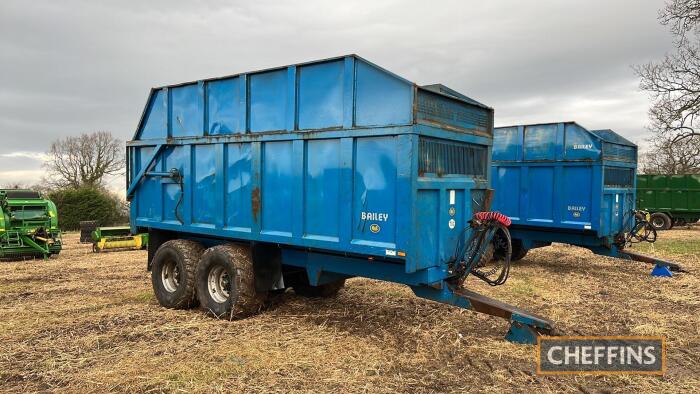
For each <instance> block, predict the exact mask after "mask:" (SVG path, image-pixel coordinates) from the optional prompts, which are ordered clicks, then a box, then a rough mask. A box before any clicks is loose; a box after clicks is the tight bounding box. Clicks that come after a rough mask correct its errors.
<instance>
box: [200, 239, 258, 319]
mask: <svg viewBox="0 0 700 394" xmlns="http://www.w3.org/2000/svg"><path fill="white" fill-rule="evenodd" d="M196 283H197V297H198V298H199V303H200V305H201V307H202V309H204V310H205V311H207V312H208V313H209V314H211V315H213V316H215V317H218V318H221V317H223V318H227V319H230V320H233V319H239V318H243V317H246V316H250V315H252V314H254V313H257V312H258V311H260V309H261V308H262V306H263V303H264V301H265V298H266V296H267V292H264V293H262V292H256V291H255V272H254V270H253V260H252V257H251V253H250V248H248V247H245V246H240V245H234V244H226V245H218V246H214V247H211V248H209V249H207V250H206V251H205V252H204V254H203V255H202V258H201V260H200V263H199V265H198V267H197V274H196Z"/></svg>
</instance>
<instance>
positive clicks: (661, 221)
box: [649, 212, 671, 231]
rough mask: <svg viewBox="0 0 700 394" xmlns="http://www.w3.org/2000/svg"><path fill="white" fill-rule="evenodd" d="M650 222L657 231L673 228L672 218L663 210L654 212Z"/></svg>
mask: <svg viewBox="0 0 700 394" xmlns="http://www.w3.org/2000/svg"><path fill="white" fill-rule="evenodd" d="M649 222H651V225H652V226H654V228H655V229H656V230H657V231H658V230H668V229H670V228H671V218H670V217H668V215H666V214H665V213H663V212H655V213H652V214H651V217H650V218H649Z"/></svg>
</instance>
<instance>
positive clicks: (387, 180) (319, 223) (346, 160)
mask: <svg viewBox="0 0 700 394" xmlns="http://www.w3.org/2000/svg"><path fill="white" fill-rule="evenodd" d="M431 135H438V136H440V133H439V131H438V130H432V131H431ZM452 135H453V134H452V133H451V132H445V133H444V135H442V137H443V138H445V137H448V136H452ZM322 136H323V134H322V133H317V134H316V135H314V137H315V138H308V139H288V140H282V139H281V138H279V136H274V138H270V139H269V140H268V139H267V138H266V136H263V138H261V139H260V140H257V141H256V140H253V141H247V142H230V140H228V139H225V140H223V141H225V142H212V140H211V139H210V138H209V137H206V138H201V140H199V141H201V143H196V144H181V145H171V146H167V147H166V149H165V150H164V152H163V153H161V155H160V157H159V158H158V159H157V161H156V167H155V168H156V169H158V170H159V171H162V172H166V171H168V170H170V169H172V168H175V169H178V171H179V172H180V173H182V174H183V180H184V183H183V185H182V187H181V186H180V184H178V183H177V182H175V181H173V180H172V179H169V178H157V177H145V178H144V181H143V184H141V185H140V186H139V187H138V188H137V189H136V192H135V196H134V204H133V206H132V210H134V221H133V223H134V226H135V227H138V228H141V229H148V228H153V229H162V230H169V231H176V232H182V233H189V234H200V235H204V236H211V237H218V238H224V239H232V240H251V241H259V242H271V243H280V244H285V245H292V246H298V247H307V248H312V249H317V250H329V251H338V252H341V253H358V254H362V255H369V256H380V257H387V258H392V259H397V260H398V261H404V263H405V267H404V271H405V272H407V273H412V272H417V271H420V270H423V269H427V268H429V267H438V266H442V265H444V264H446V263H447V262H448V261H449V260H450V259H451V258H452V255H453V254H454V249H455V244H456V240H457V237H458V235H459V234H460V233H461V231H462V230H463V229H464V228H465V227H466V226H467V220H468V219H469V218H470V217H471V209H472V208H471V207H472V204H471V200H472V197H471V195H470V192H471V190H472V189H473V188H474V187H475V181H474V180H473V179H472V178H470V177H444V178H437V177H436V178H418V177H417V158H418V154H417V152H416V149H418V146H419V144H418V139H419V136H418V135H417V134H399V135H396V134H389V135H375V136H369V135H367V136H362V137H351V136H347V137H343V138H321V137H322ZM291 137H292V134H290V138H291ZM461 138H476V140H475V141H481V139H479V138H477V137H473V136H463V137H461ZM214 141H216V140H214ZM131 149H134V150H135V152H136V154H134V156H135V157H134V166H133V168H132V169H131V171H132V172H138V171H139V169H140V168H139V166H140V165H142V161H143V160H146V159H145V158H148V156H149V153H150V152H151V150H152V149H153V147H152V146H143V147H133V148H131ZM144 157H145V158H144ZM480 182H481V183H480V185H481V186H479V187H480V188H484V187H485V185H486V182H487V180H482V181H480ZM181 188H182V190H183V191H181ZM424 196H425V197H424ZM176 207H177V212H178V215H176V214H175V209H176ZM450 208H454V210H451V209H450ZM178 216H179V217H180V218H181V219H182V220H183V222H182V223H181V222H180V220H179V219H178ZM451 220H454V224H453V225H451V224H450V221H451ZM399 253H401V254H399ZM403 253H405V254H406V257H405V260H404V257H403V256H402V254H403Z"/></svg>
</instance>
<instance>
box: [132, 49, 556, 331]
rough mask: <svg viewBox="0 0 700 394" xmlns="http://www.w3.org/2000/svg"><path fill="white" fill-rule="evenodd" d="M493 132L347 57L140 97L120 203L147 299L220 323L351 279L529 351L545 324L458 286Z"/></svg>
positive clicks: (484, 191)
mask: <svg viewBox="0 0 700 394" xmlns="http://www.w3.org/2000/svg"><path fill="white" fill-rule="evenodd" d="M492 133H493V110H492V109H491V108H489V107H487V106H485V105H483V104H481V103H479V102H477V101H475V100H472V99H470V98H469V97H466V96H464V95H461V94H459V93H457V92H455V91H453V90H451V89H449V88H447V87H444V86H442V85H429V86H424V87H421V86H417V85H415V84H413V83H411V82H409V81H407V80H405V79H403V78H401V77H399V76H397V75H395V74H392V73H391V72H388V71H387V70H384V69H382V68H380V67H378V66H376V65H374V64H372V63H370V62H368V61H366V60H364V59H362V58H360V57H358V56H355V55H350V56H344V57H338V58H332V59H326V60H321V61H315V62H309V63H303V64H296V65H291V66H285V67H279V68H273V69H269V70H262V71H256V72H249V73H242V74H237V75H232V76H227V77H222V78H216V79H209V80H203V81H196V82H191V83H184V84H179V85H173V86H166V87H161V88H155V89H152V91H151V93H150V96H149V98H148V102H147V105H146V108H145V110H144V112H143V115H142V117H141V121H140V122H139V126H138V129H137V132H136V134H135V137H134V138H133V140H132V141H130V142H128V144H127V155H128V160H127V162H128V164H127V165H128V169H127V174H128V175H127V198H128V199H130V201H131V226H132V231H134V232H135V233H142V232H148V233H149V235H150V240H149V254H148V267H149V269H150V270H151V272H152V284H153V287H154V292H155V293H156V297H157V298H158V300H159V302H160V303H161V304H162V305H164V306H166V307H172V308H186V307H188V306H190V305H192V302H193V300H194V297H195V294H196V297H197V298H198V299H199V301H200V303H201V304H202V306H203V307H204V309H207V310H209V311H210V312H212V313H214V314H216V315H226V316H229V317H231V318H234V317H242V316H245V315H248V314H250V313H254V312H255V311H257V310H258V309H259V308H260V306H261V305H262V299H263V298H264V296H265V294H267V292H269V291H273V290H278V289H283V288H286V287H291V288H293V289H294V290H295V291H296V292H297V293H299V294H302V295H315V296H323V295H331V294H334V293H335V292H337V291H338V290H339V289H340V287H342V285H343V283H344V280H345V279H346V278H349V277H353V276H363V277H369V278H375V279H380V280H386V281H392V282H398V283H403V284H406V285H409V286H410V287H411V288H412V289H413V291H414V293H415V294H416V295H418V296H420V297H424V298H427V299H431V300H435V301H439V302H443V303H447V304H452V305H456V306H459V307H462V308H467V309H472V310H475V311H479V312H483V313H488V314H491V315H495V316H499V317H502V318H506V319H508V320H510V321H511V323H512V324H511V327H510V330H509V333H508V335H507V338H508V339H510V340H513V341H516V342H527V343H533V342H534V341H535V337H536V335H538V334H539V333H547V332H550V331H551V329H552V324H551V322H549V321H548V320H546V319H543V318H540V317H538V316H535V315H533V314H530V313H528V312H525V311H523V310H520V309H518V308H515V307H513V306H510V305H506V304H503V303H500V302H498V301H495V300H491V299H489V298H487V297H484V296H482V295H479V294H476V293H474V292H471V291H469V290H467V289H464V288H462V286H461V283H462V280H463V279H464V278H465V277H466V275H465V274H464V270H462V271H460V267H462V265H460V264H461V260H460V259H461V257H460V256H458V255H457V254H458V251H457V248H458V246H459V245H458V244H459V242H460V241H461V242H462V243H464V238H466V237H465V234H468V233H469V231H465V230H468V226H469V224H468V222H469V220H470V219H471V218H472V215H473V214H474V213H476V212H480V211H487V210H488V208H489V206H490V196H491V193H490V190H489V189H488V187H489V163H490V149H491V145H492V136H493V134H492ZM478 253H479V255H481V254H483V253H484V249H483V248H481V249H478ZM475 254H476V252H474V255H475ZM470 256H471V257H470V258H473V256H472V255H470ZM468 273H469V271H468V270H467V271H466V274H468Z"/></svg>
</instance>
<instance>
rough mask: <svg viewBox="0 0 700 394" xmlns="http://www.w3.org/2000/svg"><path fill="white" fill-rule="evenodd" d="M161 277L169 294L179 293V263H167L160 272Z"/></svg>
mask: <svg viewBox="0 0 700 394" xmlns="http://www.w3.org/2000/svg"><path fill="white" fill-rule="evenodd" d="M160 277H161V281H162V282H163V287H164V288H165V290H166V291H167V292H168V293H174V292H176V291H177V288H178V286H180V269H179V268H178V267H177V263H175V262H174V261H168V262H167V263H165V264H164V265H163V269H162V270H161V271H160Z"/></svg>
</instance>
